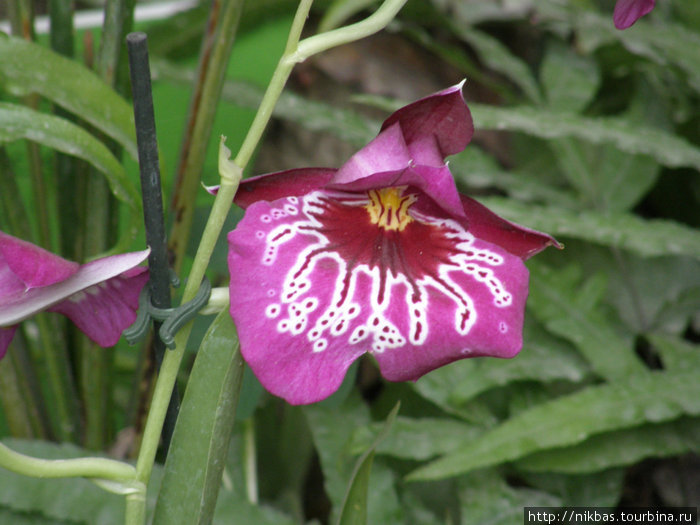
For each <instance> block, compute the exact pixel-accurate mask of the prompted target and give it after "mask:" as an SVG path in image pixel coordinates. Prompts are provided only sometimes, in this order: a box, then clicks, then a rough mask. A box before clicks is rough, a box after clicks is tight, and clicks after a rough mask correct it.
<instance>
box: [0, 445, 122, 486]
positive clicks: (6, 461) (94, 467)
mask: <svg viewBox="0 0 700 525" xmlns="http://www.w3.org/2000/svg"><path fill="white" fill-rule="evenodd" d="M0 465H2V467H3V468H6V469H7V470H10V471H12V472H16V473H17V474H22V475H24V476H32V477H35V478H77V477H84V478H97V479H105V480H110V481H117V482H120V483H125V484H129V483H130V482H131V481H132V480H133V479H134V467H133V466H131V465H129V464H128V463H124V462H123V461H116V460H113V459H107V458H75V459H59V460H52V459H40V458H34V457H31V456H27V455H25V454H20V453H19V452H15V451H14V450H12V449H10V448H9V447H7V445H4V444H2V443H0Z"/></svg>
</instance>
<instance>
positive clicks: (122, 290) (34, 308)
mask: <svg viewBox="0 0 700 525" xmlns="http://www.w3.org/2000/svg"><path fill="white" fill-rule="evenodd" d="M148 253H149V250H144V251H141V252H133V253H124V254H120V255H112V256H109V257H103V258H101V259H96V260H94V261H91V262H89V263H86V264H83V265H80V264H78V263H75V262H71V261H67V260H65V259H63V258H61V257H59V256H57V255H54V254H52V253H49V252H47V251H46V250H44V249H43V248H40V247H38V246H35V245H34V244H31V243H29V242H26V241H23V240H21V239H18V238H16V237H13V236H11V235H8V234H6V233H4V232H1V231H0V359H2V357H3V356H4V355H5V352H6V351H7V347H8V346H9V344H10V341H12V337H13V336H14V333H15V330H16V328H17V326H16V325H17V324H18V323H20V322H21V321H23V320H25V319H27V318H28V317H31V316H32V315H34V314H36V313H38V312H41V311H44V310H46V311H50V312H58V313H61V314H63V315H65V316H66V317H68V318H69V319H70V320H71V321H73V322H74V323H75V324H76V325H77V326H78V328H80V329H81V330H82V331H83V332H84V333H85V335H87V336H88V337H89V338H90V339H92V340H93V341H94V342H95V343H97V344H98V345H100V346H102V347H108V346H113V345H115V344H116V343H117V341H118V340H119V337H120V336H121V333H122V331H124V329H125V328H127V327H128V326H130V325H131V324H132V323H133V322H134V320H135V319H136V309H137V308H138V299H139V294H140V293H141V289H142V288H143V286H144V285H145V284H146V282H147V281H148V269H147V268H146V267H138V266H137V265H138V264H140V263H141V262H143V261H144V260H145V259H146V257H148Z"/></svg>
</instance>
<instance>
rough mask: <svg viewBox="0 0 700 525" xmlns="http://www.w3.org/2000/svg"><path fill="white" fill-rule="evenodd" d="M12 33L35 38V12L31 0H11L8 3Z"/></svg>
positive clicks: (26, 37) (31, 38)
mask: <svg viewBox="0 0 700 525" xmlns="http://www.w3.org/2000/svg"><path fill="white" fill-rule="evenodd" d="M7 10H8V13H9V18H10V26H11V27H12V34H13V35H14V36H17V37H21V38H25V39H27V40H34V12H33V11H32V3H31V1H30V0H10V1H9V2H8V3H7Z"/></svg>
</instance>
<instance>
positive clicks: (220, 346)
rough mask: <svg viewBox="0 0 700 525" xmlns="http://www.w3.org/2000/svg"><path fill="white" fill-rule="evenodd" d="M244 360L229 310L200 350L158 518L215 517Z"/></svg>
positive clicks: (183, 520) (172, 448)
mask: <svg viewBox="0 0 700 525" xmlns="http://www.w3.org/2000/svg"><path fill="white" fill-rule="evenodd" d="M242 377H243V360H242V358H241V355H240V352H239V349H238V336H237V334H236V329H235V327H234V325H233V320H232V319H231V316H230V315H229V313H228V311H223V312H221V313H220V314H219V315H218V316H217V317H216V319H215V320H214V322H213V323H212V325H211V326H210V328H209V330H208V331H207V333H206V335H205V336H204V339H203V341H202V345H201V346H200V348H199V351H198V352H197V359H196V360H195V364H194V367H193V368H192V372H191V373H190V378H189V380H188V383H187V390H186V392H185V396H184V398H183V401H182V407H181V409H180V414H179V416H178V419H177V424H176V426H175V432H174V434H173V439H172V442H171V444H170V451H169V453H168V458H167V460H166V463H165V474H164V477H163V483H162V486H161V490H160V494H159V496H158V505H157V507H156V512H155V516H154V523H155V524H160V523H163V524H170V523H192V524H195V523H210V522H211V519H212V516H213V514H214V509H215V506H216V498H217V495H218V491H219V485H220V483H221V475H222V472H223V466H224V464H225V462H226V454H227V449H228V444H229V441H230V438H231V432H232V430H233V423H234V419H235V412H236V404H237V401H238V392H239V389H240V384H241V380H242Z"/></svg>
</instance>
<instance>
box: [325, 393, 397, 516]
mask: <svg viewBox="0 0 700 525" xmlns="http://www.w3.org/2000/svg"><path fill="white" fill-rule="evenodd" d="M399 406H400V404H399V403H397V404H396V406H395V407H394V409H393V410H392V411H391V412H390V413H389V415H388V416H387V418H386V421H385V423H384V427H383V428H382V430H381V432H379V434H378V435H377V437H376V438H375V439H374V442H373V443H372V444H371V445H370V447H369V448H368V449H367V450H366V451H365V453H364V454H363V455H362V456H361V457H360V458H359V459H358V460H357V464H356V465H355V470H354V472H353V474H352V476H351V478H350V484H349V486H348V490H347V492H346V494H345V498H344V500H343V505H342V509H341V512H340V517H339V518H338V525H362V524H365V523H367V491H368V490H369V476H370V472H371V471H372V462H373V460H374V453H375V450H376V448H377V446H378V445H379V443H381V441H382V440H383V439H384V438H385V437H386V436H387V434H388V433H389V431H390V430H391V426H392V424H393V423H394V420H395V419H396V415H397V414H398V413H399Z"/></svg>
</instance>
